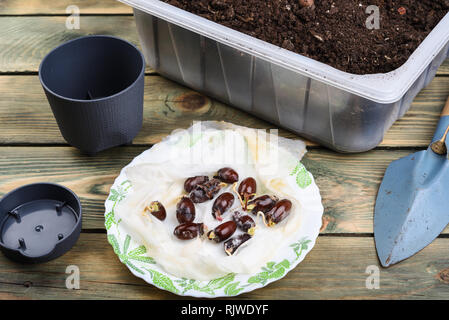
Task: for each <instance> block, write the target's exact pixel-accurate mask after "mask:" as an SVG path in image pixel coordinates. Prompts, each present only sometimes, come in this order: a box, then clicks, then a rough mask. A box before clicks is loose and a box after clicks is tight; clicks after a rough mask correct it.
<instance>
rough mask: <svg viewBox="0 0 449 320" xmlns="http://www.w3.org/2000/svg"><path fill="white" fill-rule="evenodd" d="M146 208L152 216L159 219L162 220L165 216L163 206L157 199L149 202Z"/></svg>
mask: <svg viewBox="0 0 449 320" xmlns="http://www.w3.org/2000/svg"><path fill="white" fill-rule="evenodd" d="M146 210H148V211H149V212H150V213H151V214H152V215H153V216H155V217H156V218H158V219H159V220H161V221H164V220H165V218H166V217H167V213H166V211H165V208H164V206H163V205H162V203H160V202H159V201H153V202H151V203H150V205H149V206H148V207H146Z"/></svg>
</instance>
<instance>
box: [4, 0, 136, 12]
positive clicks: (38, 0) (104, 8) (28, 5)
mask: <svg viewBox="0 0 449 320" xmlns="http://www.w3.org/2000/svg"><path fill="white" fill-rule="evenodd" d="M69 5H75V6H78V7H79V9H80V13H81V14H132V8H131V7H129V6H127V5H125V4H123V3H120V2H118V1H117V0H102V1H97V0H70V1H67V0H53V1H48V0H27V1H23V0H22V1H21V0H2V1H0V15H29V14H32V15H38V14H45V15H49V14H66V8H67V6H69Z"/></svg>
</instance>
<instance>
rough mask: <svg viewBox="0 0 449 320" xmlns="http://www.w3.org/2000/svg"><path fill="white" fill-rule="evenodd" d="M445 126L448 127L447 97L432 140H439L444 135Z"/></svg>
mask: <svg viewBox="0 0 449 320" xmlns="http://www.w3.org/2000/svg"><path fill="white" fill-rule="evenodd" d="M447 127H449V98H448V99H447V101H446V105H445V106H444V108H443V111H442V112H441V118H440V122H439V123H438V126H437V130H436V131H435V136H434V137H433V140H432V142H435V141H437V140H440V139H441V138H442V137H443V136H444V133H445V132H446V129H447Z"/></svg>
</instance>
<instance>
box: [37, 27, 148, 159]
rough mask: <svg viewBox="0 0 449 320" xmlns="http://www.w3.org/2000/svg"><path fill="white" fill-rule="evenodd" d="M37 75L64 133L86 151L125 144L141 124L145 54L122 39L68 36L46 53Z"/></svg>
mask: <svg viewBox="0 0 449 320" xmlns="http://www.w3.org/2000/svg"><path fill="white" fill-rule="evenodd" d="M39 79H40V81H41V84H42V86H43V88H44V91H45V94H46V96H47V98H48V101H49V103H50V106H51V109H52V111H53V114H54V116H55V118H56V121H57V123H58V126H59V130H60V131H61V134H62V136H63V137H64V139H65V140H66V141H67V142H68V143H69V144H71V145H72V146H74V147H77V148H78V149H80V150H81V151H83V152H85V153H87V154H95V153H97V152H100V151H102V150H105V149H108V148H111V147H115V146H119V145H123V144H128V143H130V142H132V140H133V139H134V137H135V136H136V135H137V133H138V132H139V130H140V128H141V127H142V117H143V91H144V81H145V59H144V57H143V55H142V53H141V52H140V51H139V50H138V49H137V48H136V47H135V46H134V45H133V44H131V43H129V42H127V41H125V40H122V39H119V38H116V37H111V36H102V35H95V36H86V37H81V38H78V39H75V40H71V41H68V42H66V43H64V44H62V45H60V46H59V47H57V48H55V49H53V50H52V51H51V52H50V53H49V54H48V55H47V56H46V57H45V58H44V60H43V61H42V63H41V65H40V68H39Z"/></svg>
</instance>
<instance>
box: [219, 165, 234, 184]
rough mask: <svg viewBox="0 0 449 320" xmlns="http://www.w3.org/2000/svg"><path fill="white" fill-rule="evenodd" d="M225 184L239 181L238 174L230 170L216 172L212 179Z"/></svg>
mask: <svg viewBox="0 0 449 320" xmlns="http://www.w3.org/2000/svg"><path fill="white" fill-rule="evenodd" d="M214 178H217V179H219V180H221V181H223V182H225V183H229V184H231V183H234V182H237V181H239V174H238V173H237V172H236V171H235V170H234V169H232V168H229V167H226V168H221V169H220V170H218V171H217V175H216V176H215V177H214Z"/></svg>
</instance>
